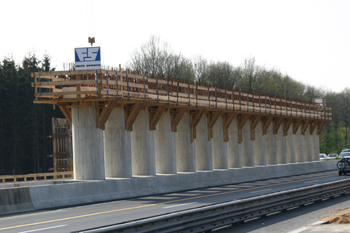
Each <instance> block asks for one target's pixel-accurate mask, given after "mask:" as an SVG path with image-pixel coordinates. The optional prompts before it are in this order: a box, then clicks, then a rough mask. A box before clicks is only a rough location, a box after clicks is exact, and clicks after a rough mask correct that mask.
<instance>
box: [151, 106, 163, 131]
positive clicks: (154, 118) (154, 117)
mask: <svg viewBox="0 0 350 233" xmlns="http://www.w3.org/2000/svg"><path fill="white" fill-rule="evenodd" d="M164 109H165V106H164V105H159V106H156V107H149V108H148V111H149V130H156V126H157V124H158V121H159V119H160V118H161V116H162V114H163V112H164Z"/></svg>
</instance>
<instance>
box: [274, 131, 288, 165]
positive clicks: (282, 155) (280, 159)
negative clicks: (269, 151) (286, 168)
mask: <svg viewBox="0 0 350 233" xmlns="http://www.w3.org/2000/svg"><path fill="white" fill-rule="evenodd" d="M286 144H287V142H286V137H285V136H283V125H281V126H280V128H279V129H278V131H277V135H276V146H277V164H287V145H286Z"/></svg>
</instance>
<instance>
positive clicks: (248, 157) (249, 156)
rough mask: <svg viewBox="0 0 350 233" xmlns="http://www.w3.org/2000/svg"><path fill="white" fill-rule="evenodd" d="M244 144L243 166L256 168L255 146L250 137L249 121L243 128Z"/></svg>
mask: <svg viewBox="0 0 350 233" xmlns="http://www.w3.org/2000/svg"><path fill="white" fill-rule="evenodd" d="M242 136H243V142H242V165H243V166H245V167H254V166H255V162H254V157H255V156H254V146H253V141H252V140H251V137H250V122H249V121H247V122H246V123H245V124H244V126H243V135H242Z"/></svg>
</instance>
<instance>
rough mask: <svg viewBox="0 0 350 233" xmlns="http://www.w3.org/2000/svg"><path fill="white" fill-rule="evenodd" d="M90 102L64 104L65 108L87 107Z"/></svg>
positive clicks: (89, 105)
mask: <svg viewBox="0 0 350 233" xmlns="http://www.w3.org/2000/svg"><path fill="white" fill-rule="evenodd" d="M91 104H92V102H79V103H78V104H72V105H66V108H89V107H91Z"/></svg>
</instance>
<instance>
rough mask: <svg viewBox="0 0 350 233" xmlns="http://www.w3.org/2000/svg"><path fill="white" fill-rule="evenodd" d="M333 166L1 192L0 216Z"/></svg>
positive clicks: (333, 166) (241, 170)
mask: <svg viewBox="0 0 350 233" xmlns="http://www.w3.org/2000/svg"><path fill="white" fill-rule="evenodd" d="M336 162H337V161H323V162H306V163H295V164H283V165H272V166H266V167H265V166H264V167H243V168H231V169H227V170H214V171H197V172H186V173H181V172H180V173H178V174H164V175H157V176H137V177H136V176H134V177H133V178H119V179H118V178H110V179H106V180H99V181H81V182H79V181H75V182H72V183H62V184H51V185H47V184H46V185H40V186H31V187H22V188H4V189H1V188H0V214H8V213H16V212H24V211H30V210H39V209H47V208H53V207H63V206H70V205H79V204H88V203H93V202H101V201H111V200H116V199H123V198H133V197H139V196H147V195H154V194H162V193H169V192H175V191H183V190H190V189H197V188H206V187H212V186H220V185H228V184H234V183H240V182H248V181H255V180H262V179H270V178H278V177H284V176H290V175H301V174H307V173H314V172H321V171H328V170H336ZM335 173H336V171H335ZM56 183H57V182H56Z"/></svg>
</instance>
